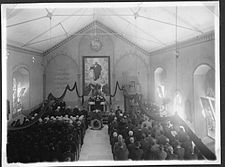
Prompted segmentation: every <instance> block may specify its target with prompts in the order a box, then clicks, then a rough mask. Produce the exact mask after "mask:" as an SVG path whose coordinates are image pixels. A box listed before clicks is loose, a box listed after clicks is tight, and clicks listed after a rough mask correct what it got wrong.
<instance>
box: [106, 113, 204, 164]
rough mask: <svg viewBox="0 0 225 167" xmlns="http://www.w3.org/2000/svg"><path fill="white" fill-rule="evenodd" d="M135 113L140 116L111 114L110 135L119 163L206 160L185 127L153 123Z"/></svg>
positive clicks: (168, 123)
mask: <svg viewBox="0 0 225 167" xmlns="http://www.w3.org/2000/svg"><path fill="white" fill-rule="evenodd" d="M116 113H120V114H119V116H116ZM131 113H132V115H133V114H134V115H136V116H132V115H131V114H129V113H123V112H121V111H119V112H118V111H116V112H115V113H114V112H111V113H110V116H109V125H108V126H109V131H108V133H109V135H110V143H111V147H112V153H113V156H114V159H115V160H128V159H130V160H196V159H203V156H202V154H201V153H200V152H199V150H198V149H197V148H196V147H195V146H194V144H193V143H192V141H191V140H190V138H189V136H188V135H187V134H186V132H185V130H184V129H183V128H182V127H179V126H175V125H172V124H171V123H170V122H169V121H168V122H164V123H161V122H158V121H155V120H151V119H149V118H148V117H147V116H146V115H144V114H142V113H140V112H131ZM134 119H135V120H134ZM137 120H138V121H137Z"/></svg>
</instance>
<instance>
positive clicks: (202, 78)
mask: <svg viewBox="0 0 225 167" xmlns="http://www.w3.org/2000/svg"><path fill="white" fill-rule="evenodd" d="M194 100H195V101H194V102H195V106H194V109H195V116H196V118H195V119H196V120H200V121H202V122H204V123H205V124H206V128H204V129H205V134H206V135H208V136H210V137H212V138H215V70H214V69H213V68H212V67H210V66H209V65H206V64H202V65H200V66H198V68H197V69H196V70H195V71H194Z"/></svg>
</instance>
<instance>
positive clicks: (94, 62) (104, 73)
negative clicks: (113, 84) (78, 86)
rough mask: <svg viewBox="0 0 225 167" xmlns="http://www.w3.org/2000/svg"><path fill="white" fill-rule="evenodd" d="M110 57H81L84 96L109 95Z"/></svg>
mask: <svg viewBox="0 0 225 167" xmlns="http://www.w3.org/2000/svg"><path fill="white" fill-rule="evenodd" d="M109 64H110V59H109V57H108V56H94V57H93V56H91V57H88V56H84V57H83V85H84V87H83V94H84V96H95V95H103V96H109V95H110V81H109V80H110V67H109V66H110V65H109Z"/></svg>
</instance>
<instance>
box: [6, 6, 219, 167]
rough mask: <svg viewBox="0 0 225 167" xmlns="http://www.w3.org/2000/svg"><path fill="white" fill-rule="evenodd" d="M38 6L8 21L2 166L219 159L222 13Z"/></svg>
mask: <svg viewBox="0 0 225 167" xmlns="http://www.w3.org/2000/svg"><path fill="white" fill-rule="evenodd" d="M34 6H35V7H34ZM34 6H32V5H31V4H10V5H9V4H8V5H5V6H3V11H2V12H3V13H2V14H3V15H4V17H3V20H4V24H3V26H5V29H4V31H5V35H3V38H4V37H5V57H6V58H5V59H4V61H5V65H6V66H5V67H6V74H5V76H6V78H5V82H6V83H5V84H6V88H5V92H6V95H5V96H3V97H4V98H5V99H4V100H5V102H6V101H7V104H6V109H5V111H4V110H2V111H3V113H4V112H5V115H4V114H3V116H2V119H5V120H7V121H6V122H5V123H6V124H5V128H6V130H5V132H6V134H4V136H5V139H6V143H5V145H3V148H5V154H4V155H6V156H5V158H4V160H5V161H6V163H8V164H12V163H24V164H27V163H41V162H51V163H52V162H56V163H58V162H73V161H74V162H73V163H76V162H75V161H78V162H85V161H96V160H102V161H105V160H106V161H107V160H108V161H113V162H117V161H118V162H119V161H122V160H127V161H129V162H130V161H137V160H145V161H146V162H148V163H149V164H151V162H153V161H159V162H164V161H165V162H167V161H168V160H175V161H179V160H183V161H181V162H182V163H183V162H184V160H185V161H186V160H199V161H202V160H203V161H216V160H218V159H220V155H219V152H220V147H218V145H219V143H218V141H219V139H218V135H220V134H219V133H220V131H219V126H220V125H219V121H220V118H219V116H220V115H219V114H220V110H219V108H218V104H219V100H220V99H219V98H218V97H219V96H218V90H219V89H218V81H219V80H218V75H217V72H218V60H219V58H218V27H217V25H218V21H219V12H218V3H217V2H213V3H210V2H207V3H204V2H201V3H194V2H192V3H187V4H185V3H183V4H180V3H170V4H163V3H147V2H143V3H141V2H138V3H98V4H96V3H89V4H82V3H79V4H75V3H72V4H63V3H62V4H35V5H34ZM3 56H4V55H3ZM3 63H4V62H3ZM4 116H5V117H4ZM6 117H7V119H6ZM170 162H171V161H170Z"/></svg>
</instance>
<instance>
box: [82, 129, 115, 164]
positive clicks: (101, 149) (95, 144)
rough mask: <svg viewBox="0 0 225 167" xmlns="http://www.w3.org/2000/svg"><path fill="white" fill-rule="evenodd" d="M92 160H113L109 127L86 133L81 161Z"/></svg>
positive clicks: (88, 130) (89, 130)
mask: <svg viewBox="0 0 225 167" xmlns="http://www.w3.org/2000/svg"><path fill="white" fill-rule="evenodd" d="M90 160H113V155H112V151H111V145H110V141H109V135H108V127H107V125H104V127H103V128H102V129H101V130H91V129H90V128H89V129H87V131H86V134H85V137H84V144H83V146H82V148H81V153H80V158H79V161H90Z"/></svg>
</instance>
